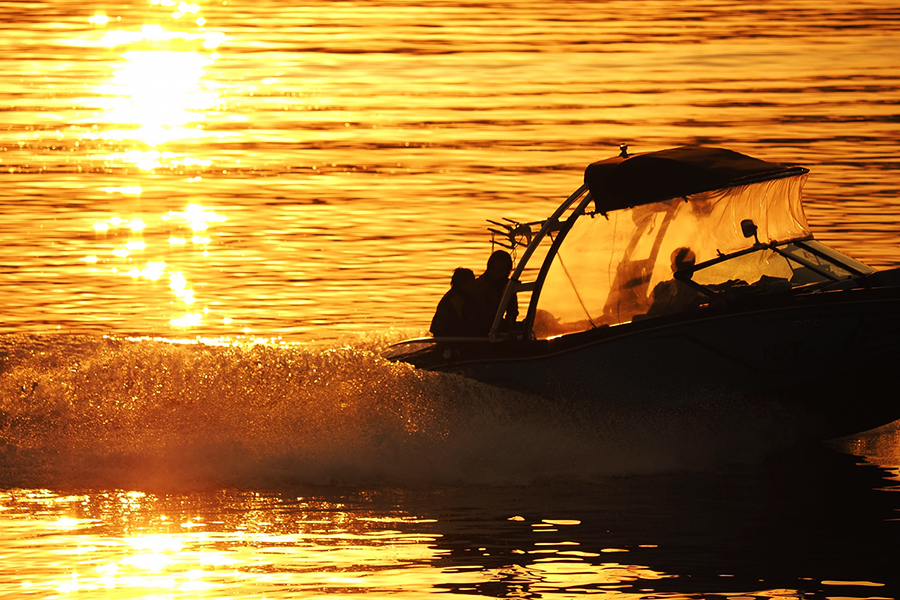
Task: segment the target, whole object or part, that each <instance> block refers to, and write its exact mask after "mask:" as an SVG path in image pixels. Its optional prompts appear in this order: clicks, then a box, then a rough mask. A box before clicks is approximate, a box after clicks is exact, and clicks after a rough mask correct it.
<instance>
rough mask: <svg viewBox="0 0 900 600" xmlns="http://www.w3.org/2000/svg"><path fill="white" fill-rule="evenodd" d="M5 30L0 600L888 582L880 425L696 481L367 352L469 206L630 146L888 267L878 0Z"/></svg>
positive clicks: (408, 313)
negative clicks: (732, 187)
mask: <svg viewBox="0 0 900 600" xmlns="http://www.w3.org/2000/svg"><path fill="white" fill-rule="evenodd" d="M0 17H2V18H0V117H2V118H0V240H2V243H0V297H2V300H0V311H2V312H0V314H2V320H0V333H3V334H9V336H4V339H3V340H2V344H0V356H2V357H3V361H5V362H3V363H2V365H3V368H4V369H5V368H6V367H7V366H8V365H9V364H12V362H13V361H14V360H15V361H17V362H16V369H15V371H14V373H13V374H12V375H10V374H9V373H8V372H7V373H0V374H2V375H4V378H3V379H2V380H0V384H2V386H3V387H2V390H3V394H4V397H3V398H2V401H3V402H4V403H5V404H3V412H2V414H0V417H2V418H0V489H2V490H4V491H2V492H0V598H21V597H39V598H136V597H146V598H150V597H153V598H161V597H164V598H214V597H247V598H251V597H253V598H288V597H313V596H324V595H332V596H333V595H334V594H338V595H341V596H345V595H350V594H356V593H362V592H375V593H379V594H387V593H391V594H395V595H399V596H403V597H418V596H423V595H426V594H432V593H457V594H465V595H473V594H474V595H483V596H506V597H545V596H559V597H576V596H578V595H582V594H585V593H607V594H614V593H619V594H621V595H622V597H627V598H637V597H648V596H649V595H650V594H651V592H650V591H647V590H655V592H654V593H657V594H658V595H663V594H669V597H692V598H699V597H701V595H702V594H703V593H706V592H709V593H715V592H722V593H725V592H729V593H733V594H738V593H740V594H744V595H745V596H751V597H772V596H779V597H788V598H799V597H801V596H803V595H805V594H806V595H808V594H813V595H815V594H818V596H816V597H825V596H836V597H838V596H839V597H855V598H862V597H896V594H895V593H894V591H893V590H892V589H891V588H890V586H891V584H896V583H897V581H896V573H895V571H896V569H895V565H896V558H897V551H896V548H897V543H898V542H897V540H898V536H897V532H896V528H895V527H894V525H895V524H896V510H897V506H896V500H893V504H890V501H889V500H885V496H891V497H892V496H895V495H896V494H893V495H891V494H885V493H884V492H883V491H878V490H879V489H880V488H882V487H887V488H890V487H891V486H893V485H894V483H891V482H886V481H885V480H883V479H881V476H882V475H889V474H893V476H894V478H895V479H896V476H897V465H898V464H900V459H898V451H897V448H900V444H898V442H897V431H896V425H895V426H893V428H888V429H887V430H885V431H883V432H881V433H879V434H873V435H870V436H868V437H863V438H859V439H858V440H855V441H851V442H847V443H845V444H844V445H843V446H841V448H843V449H844V450H845V451H849V452H854V453H856V454H857V455H859V456H863V457H866V458H867V460H868V461H869V462H871V463H874V464H876V465H879V468H878V470H877V473H876V468H875V467H871V466H869V467H858V466H856V465H852V464H845V462H842V461H843V460H844V459H845V458H848V457H845V456H842V455H841V456H839V458H835V457H833V456H830V457H829V458H825V459H820V458H816V459H815V460H811V461H810V462H804V461H802V460H801V461H800V462H799V464H798V465H795V467H796V468H794V467H782V466H778V467H772V466H771V465H768V466H767V467H765V468H764V467H758V468H757V467H747V466H742V467H736V468H731V467H728V468H721V470H720V471H714V473H713V474H712V475H696V474H693V475H681V474H679V473H681V470H682V469H687V471H692V470H693V469H698V470H702V469H703V468H705V466H706V462H705V460H701V459H700V458H699V457H695V456H693V455H691V454H690V452H685V453H684V456H682V455H678V456H673V455H672V454H673V453H672V452H670V450H671V449H669V448H666V447H665V444H664V443H663V442H664V441H665V440H662V441H660V444H661V447H660V448H657V449H658V450H660V451H659V452H658V453H656V454H654V455H652V456H649V457H643V456H634V455H633V453H631V452H630V451H631V448H630V447H629V446H628V445H627V444H624V445H623V444H615V443H613V441H615V440H617V439H618V438H613V441H610V440H609V439H606V438H604V437H603V435H604V433H603V431H602V430H601V429H602V428H599V429H598V428H596V427H594V426H593V425H591V424H589V423H584V422H582V421H578V420H576V419H575V418H574V417H576V416H578V415H567V414H563V415H559V414H556V413H554V412H553V407H550V406H547V405H543V404H535V405H533V406H530V407H528V409H527V410H525V409H523V405H522V404H520V403H519V404H516V402H519V400H518V399H513V398H509V397H505V396H502V395H501V396H492V395H490V392H489V391H488V390H486V389H484V388H479V387H478V386H476V385H475V384H471V383H466V382H459V381H456V380H454V379H452V378H445V377H443V376H438V375H434V374H424V373H417V372H414V371H413V370H411V369H407V368H405V367H403V366H401V365H386V364H384V363H383V362H379V361H378V360H377V359H375V358H373V356H374V355H373V353H372V352H371V345H372V344H373V343H372V342H366V341H359V340H360V338H359V337H358V335H359V334H363V336H364V337H363V340H365V338H366V336H371V337H374V338H381V337H387V338H391V337H399V336H400V335H407V334H408V335H416V334H418V333H421V332H424V331H425V330H426V329H427V327H428V324H429V320H430V317H431V313H432V311H433V308H434V306H435V305H436V303H437V300H438V299H439V297H440V295H441V294H442V293H443V292H444V291H445V289H446V288H447V286H448V280H449V274H450V272H451V271H452V269H453V268H454V267H457V266H469V267H471V268H473V269H475V270H476V271H478V270H480V269H481V268H482V265H483V264H484V262H485V260H486V258H487V256H488V254H489V252H490V250H491V246H490V238H489V235H488V234H487V231H486V222H485V219H488V218H491V219H498V218H499V217H503V216H506V217H510V218H514V219H517V220H536V219H540V218H543V217H545V216H547V215H548V214H549V213H550V212H551V211H552V210H553V209H554V208H555V207H556V205H557V203H558V202H559V201H560V200H561V199H562V198H563V197H565V196H567V195H568V194H569V193H570V192H571V191H573V190H574V189H575V188H577V187H578V186H579V185H580V183H581V178H582V173H583V170H584V167H585V166H586V165H587V164H588V163H590V162H592V161H595V160H600V159H604V158H608V157H610V156H613V155H615V154H617V153H618V146H619V144H620V143H627V144H629V148H630V150H631V151H632V152H642V151H650V150H657V149H662V148H666V147H672V146H678V145H684V144H706V145H714V146H722V147H727V148H730V149H733V150H737V151H740V152H744V153H747V154H750V155H752V156H755V157H759V158H763V159H766V160H771V161H776V162H786V163H792V164H799V165H803V166H806V167H808V168H810V169H811V172H812V173H811V176H810V180H809V184H808V185H807V188H806V198H807V203H806V206H807V212H808V215H809V220H810V224H811V227H812V228H813V231H814V232H815V234H816V236H817V237H818V238H819V239H821V240H823V241H824V242H826V243H828V244H831V245H833V246H835V247H837V248H838V249H839V250H841V251H843V252H845V253H847V254H849V255H851V256H853V257H855V258H857V259H860V260H863V261H864V262H867V263H869V264H871V265H872V266H875V267H886V266H890V265H894V264H898V263H900V248H898V244H897V234H898V231H900V202H898V191H900V177H898V174H900V160H898V158H897V156H898V151H900V112H898V108H897V107H898V106H900V63H898V60H897V57H898V56H900V10H898V8H897V5H896V2H893V1H889V0H864V1H861V2H836V3H824V4H823V3H821V2H813V1H811V0H770V1H766V0H761V1H759V2H750V3H741V4H735V3H723V2H718V1H714V0H710V1H699V0H698V1H690V2H682V1H674V0H655V1H654V0H647V1H635V0H629V1H627V2H626V1H624V0H623V1H619V0H615V1H560V2H533V1H528V0H521V1H506V2H444V1H430V0H423V1H419V2H412V1H406V0H393V1H392V0H372V1H334V2H331V1H328V2H326V1H310V2H279V1H276V0H257V1H252V0H215V1H213V0H208V1H206V0H197V1H196V2H191V1H185V2H175V1H173V0H133V1H130V2H125V3H112V2H101V3H84V2H74V1H70V0H54V1H46V2H40V1H35V2H10V1H2V0H0ZM57 332H58V333H63V334H72V335H71V336H63V338H60V339H59V340H57V338H56V337H55V336H52V335H45V334H53V333H57ZM80 334H87V335H86V336H84V337H82V336H81V335H80ZM97 334H102V335H107V334H108V335H111V336H113V337H114V338H120V337H121V336H132V335H137V336H147V337H166V338H195V337H197V336H204V337H217V338H218V337H223V336H224V337H229V338H235V337H238V336H244V338H258V337H263V338H272V337H282V338H284V339H285V340H287V341H292V342H300V343H301V346H300V347H293V348H289V349H287V350H284V351H283V353H281V354H279V353H277V352H276V353H274V354H273V353H271V352H269V351H267V350H263V349H260V348H257V349H252V348H250V349H247V348H243V349H239V348H237V347H235V348H232V349H228V348H227V347H224V349H222V348H220V347H210V348H200V347H193V346H183V347H182V346H170V345H165V344H161V343H160V342H156V341H150V340H146V339H141V340H137V341H127V340H121V339H103V338H100V337H97ZM345 339H351V340H356V341H355V342H352V343H351V344H350V346H349V347H344V348H343V350H341V351H340V352H337V351H331V350H328V351H322V352H320V351H319V350H311V349H309V348H308V347H306V346H303V344H302V343H304V342H312V341H316V342H324V343H325V344H326V346H327V345H331V346H332V347H333V346H334V345H335V344H336V343H337V341H338V340H345ZM374 345H377V343H375V344H374ZM267 352H269V353H267ZM272 352H275V351H272ZM300 364H302V365H303V366H304V368H303V369H299V367H298V365H300ZM824 375H826V374H823V376H824ZM301 379H302V381H298V380H301ZM273 390H275V391H273ZM276 392H277V393H276ZM461 399H464V400H465V403H467V404H465V403H464V404H463V405H460V404H459V402H460V401H461ZM301 404H302V410H301V409H299V408H297V407H298V406H299V405H301ZM570 417H571V422H569V421H566V419H567V418H570ZM289 419H295V421H289ZM554 419H555V420H554ZM551 425H552V426H551ZM297 432H301V433H302V439H300V437H297V435H298V434H297ZM598 439H599V440H600V442H602V443H600V444H599V446H597V444H596V442H597V440H598ZM744 442H745V440H738V441H737V442H736V444H743V443H744ZM596 447H600V448H604V449H605V450H606V451H605V452H604V453H603V455H602V456H601V457H600V458H597V456H596V455H595V454H592V452H593V449H594V448H596ZM674 454H677V453H674ZM751 454H752V453H751ZM703 458H704V459H709V458H710V457H709V456H704V457H703ZM848 461H849V458H848ZM713 462H715V461H713ZM833 463H834V464H833ZM823 465H824V466H823ZM770 468H771V470H769V469H770ZM867 469H868V470H867ZM659 471H661V472H662V473H663V474H662V475H652V476H651V475H646V473H657V472H659ZM410 473H412V474H410ZM573 473H574V475H573ZM578 473H581V474H582V475H585V476H586V477H587V479H588V480H589V482H588V483H585V482H584V481H581V479H580V478H579V477H578V476H577V474H578ZM671 473H675V474H674V475H673V474H671ZM548 481H550V482H553V485H546V482H548ZM573 481H574V483H573ZM330 484H338V485H339V487H328V486H329V485H330ZM310 485H313V486H317V487H312V488H310V487H308V486H310ZM321 486H325V487H321ZM442 486H447V487H442ZM44 487H47V488H52V489H43V488H44ZM407 487H411V488H414V490H415V491H408V490H407V491H404V490H405V489H406V488H407ZM223 489H226V490H227V491H222V490H223ZM285 489H286V490H288V491H284V490H285ZM894 489H895V488H894ZM134 490H137V491H134ZM255 490H261V491H255ZM273 490H274V491H273ZM808 496H809V497H814V498H815V499H816V500H817V501H816V502H812V501H810V502H809V503H808V504H805V503H804V501H803V499H804V498H807V497H808ZM823 499H827V501H826V500H823ZM719 501H721V502H719ZM892 519H893V520H892ZM849 548H852V551H850V550H848V549H849ZM785 565H788V566H785ZM642 590H644V591H642Z"/></svg>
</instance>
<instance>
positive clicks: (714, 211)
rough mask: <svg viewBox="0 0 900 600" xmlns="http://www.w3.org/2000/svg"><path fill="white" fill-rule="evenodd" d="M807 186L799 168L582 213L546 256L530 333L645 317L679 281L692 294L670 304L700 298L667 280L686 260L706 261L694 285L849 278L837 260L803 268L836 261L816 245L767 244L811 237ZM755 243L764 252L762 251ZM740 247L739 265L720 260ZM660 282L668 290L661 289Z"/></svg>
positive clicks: (688, 264)
mask: <svg viewBox="0 0 900 600" xmlns="http://www.w3.org/2000/svg"><path fill="white" fill-rule="evenodd" d="M805 182H806V174H800V175H795V176H791V177H784V178H780V179H774V180H770V181H764V182H759V183H753V184H749V185H743V186H737V187H732V188H727V189H723V190H715V191H712V192H704V193H700V194H694V195H692V196H687V197H684V198H675V199H672V200H667V201H664V202H656V203H652V204H645V205H642V206H636V207H633V208H626V209H622V210H616V211H611V212H610V213H609V214H608V215H603V214H600V213H596V212H594V213H591V212H587V213H585V214H584V215H582V216H580V217H579V218H578V219H577V221H575V222H574V223H573V225H572V227H571V229H570V230H568V232H567V233H566V237H565V239H564V241H563V242H562V244H561V245H560V247H559V250H558V252H556V254H555V255H553V256H552V257H550V258H549V260H551V261H552V262H550V264H549V268H548V270H547V274H546V278H545V280H544V282H543V285H542V286H541V290H540V293H539V295H538V296H537V299H536V306H535V307H534V310H533V315H534V317H533V318H534V322H533V325H532V331H533V333H534V335H535V336H536V337H537V338H540V339H544V338H549V337H554V336H557V335H561V334H564V333H571V332H576V331H583V330H587V329H591V328H594V327H599V326H603V325H617V324H621V323H628V322H630V321H632V320H634V319H636V318H643V317H645V316H646V315H648V314H649V315H651V316H652V315H653V314H654V313H653V311H652V310H651V305H652V304H654V302H655V301H656V300H658V299H659V297H660V296H661V295H662V294H663V292H666V291H668V292H669V295H673V294H674V297H677V296H679V294H677V293H675V292H679V291H682V290H681V289H678V288H684V287H685V286H686V287H687V288H691V291H690V293H688V292H685V293H684V294H681V296H683V297H682V298H680V299H679V300H677V301H675V305H678V304H679V303H682V302H683V303H689V302H690V303H693V302H695V301H696V302H703V301H704V300H703V299H702V298H700V299H697V298H691V297H692V296H696V295H697V294H698V293H699V292H698V291H697V290H696V287H697V286H691V285H690V284H687V283H683V282H680V281H675V280H674V271H678V270H693V267H694V265H697V266H698V267H699V266H701V265H708V269H704V271H705V272H704V273H703V274H701V273H700V272H699V271H698V272H697V273H696V278H697V279H696V280H695V281H696V282H697V283H700V280H701V279H703V278H704V277H707V276H708V278H709V279H710V285H715V284H719V283H723V282H726V281H729V280H732V279H742V280H743V281H746V282H747V283H748V284H750V283H751V282H750V281H748V279H747V278H749V279H752V281H753V282H754V283H755V282H759V281H760V280H761V279H762V278H763V276H765V277H767V278H780V279H785V278H786V279H788V280H789V281H791V280H793V281H797V282H800V281H806V282H807V283H809V282H813V281H814V279H815V276H821V277H824V278H825V279H828V278H829V275H827V274H823V273H824V272H827V271H829V269H834V270H835V273H839V274H838V275H837V277H838V278H840V277H844V276H848V277H849V276H850V275H851V274H852V270H853V269H852V268H851V269H846V268H845V269H844V271H840V269H841V267H839V266H833V267H832V266H825V267H821V265H820V268H818V269H817V268H813V265H812V264H808V263H815V264H820V263H828V264H829V265H833V263H834V262H835V261H834V260H829V259H828V255H827V253H826V252H821V251H817V250H816V249H815V248H812V247H806V246H801V245H795V246H790V247H788V246H785V247H784V248H779V250H778V251H776V250H772V249H771V247H772V246H775V245H777V244H779V243H786V242H788V241H792V240H802V239H809V238H811V235H810V232H809V229H808V226H807V222H806V216H805V214H804V212H803V208H802V205H801V191H802V188H803V184H804V183H805ZM747 223H749V225H750V227H749V228H748V227H747V226H746V225H747ZM755 248H766V252H757V251H754V249H755ZM832 252H833V251H832ZM740 253H743V254H741V255H740V256H737V257H736V258H735V260H736V261H737V262H734V263H733V261H731V260H727V261H726V260H721V261H719V259H721V258H723V257H726V256H731V255H736V254H740ZM792 254H793V256H792ZM716 261H718V262H716ZM838 262H840V261H838ZM719 265H721V266H719ZM754 265H755V266H754ZM728 269H736V270H738V271H740V272H741V273H744V271H743V270H747V271H749V270H753V269H756V271H758V272H759V276H758V277H757V276H755V275H754V276H750V275H747V274H744V275H743V277H741V276H740V275H736V274H734V273H732V274H730V275H727V276H726V275H725V274H724V271H727V270H728ZM742 269H743V270H742ZM707 271H708V272H707ZM720 271H722V272H721V273H720ZM756 271H755V272H756ZM789 272H790V275H789ZM754 277H755V279H754ZM713 280H717V281H715V283H713ZM763 281H766V280H763ZM660 284H668V286H663V288H665V287H668V288H671V289H669V290H664V289H663V288H660ZM679 284H680V285H679ZM790 285H792V284H789V286H790Z"/></svg>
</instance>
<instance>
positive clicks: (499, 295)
mask: <svg viewBox="0 0 900 600" xmlns="http://www.w3.org/2000/svg"><path fill="white" fill-rule="evenodd" d="M512 264H513V263H512V257H511V256H510V255H509V252H506V251H505V250H497V251H496V252H494V253H493V254H491V256H490V257H489V258H488V262H487V268H486V269H485V270H484V273H482V274H481V275H479V276H478V279H477V280H476V285H477V291H478V295H479V297H480V299H481V317H480V320H481V333H482V335H487V334H488V333H490V330H491V326H492V325H493V324H494V317H495V316H496V315H497V311H498V310H499V308H500V302H502V301H503V294H504V292H505V291H506V285H507V284H508V283H509V274H510V273H511V272H512ZM503 312H504V316H503V321H502V323H503V325H504V328H505V329H506V328H509V326H510V325H511V324H512V323H515V321H516V317H517V316H518V315H519V305H518V303H517V302H516V297H515V295H513V297H512V298H510V300H509V304H508V305H507V306H506V308H505V310H504V311H503Z"/></svg>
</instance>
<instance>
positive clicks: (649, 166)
mask: <svg viewBox="0 0 900 600" xmlns="http://www.w3.org/2000/svg"><path fill="white" fill-rule="evenodd" d="M807 172H808V170H807V169H804V168H803V167H789V166H786V165H781V164H778V163H770V162H766V161H764V160H759V159H757V158H751V157H749V156H746V155H744V154H740V153H738V152H734V151H732V150H726V149H724V148H705V147H703V146H682V147H680V148H671V149H668V150H660V151H659V152H645V153H643V154H632V155H631V156H617V157H615V158H610V159H607V160H602V161H600V162H595V163H594V164H592V165H588V168H587V169H586V170H585V172H584V182H585V183H586V184H587V186H588V188H589V189H590V190H591V195H592V196H593V198H594V203H595V206H596V208H597V210H598V211H599V212H601V213H606V212H608V211H611V210H618V209H621V208H631V207H634V206H641V205H643V204H650V203H652V202H661V201H664V200H670V199H672V198H680V197H684V196H690V195H692V194H697V193H700V192H709V191H712V190H718V189H725V188H730V187H735V186H739V185H746V184H749V183H757V182H761V181H768V180H771V179H780V178H782V177H790V176H792V175H800V174H803V173H807Z"/></svg>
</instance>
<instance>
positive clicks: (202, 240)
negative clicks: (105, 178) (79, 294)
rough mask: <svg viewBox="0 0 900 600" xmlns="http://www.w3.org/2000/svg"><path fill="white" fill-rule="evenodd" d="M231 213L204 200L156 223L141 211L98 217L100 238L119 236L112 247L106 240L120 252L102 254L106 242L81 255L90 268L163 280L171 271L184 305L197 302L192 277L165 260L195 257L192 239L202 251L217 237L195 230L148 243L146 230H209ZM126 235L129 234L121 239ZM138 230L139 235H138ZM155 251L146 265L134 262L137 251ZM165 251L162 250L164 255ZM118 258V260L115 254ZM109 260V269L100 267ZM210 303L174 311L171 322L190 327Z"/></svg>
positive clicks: (175, 291)
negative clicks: (139, 213) (127, 216)
mask: <svg viewBox="0 0 900 600" xmlns="http://www.w3.org/2000/svg"><path fill="white" fill-rule="evenodd" d="M123 189H126V188H105V191H106V192H107V193H114V192H120V193H126V192H123ZM127 189H129V190H130V191H129V192H127V193H135V194H139V193H140V188H127ZM227 220H228V219H227V217H225V216H223V215H220V214H217V213H216V212H214V211H213V210H211V209H210V208H208V207H204V206H201V205H199V204H189V205H187V207H185V209H184V210H183V211H169V212H168V213H166V214H163V215H160V216H159V218H158V219H151V225H150V226H148V224H147V222H146V221H144V219H143V218H141V217H132V218H130V219H125V218H122V217H120V216H118V215H114V216H112V217H110V218H109V219H106V220H105V221H100V222H97V223H94V226H93V229H94V231H95V233H97V234H98V235H101V236H102V238H101V239H100V241H101V242H103V241H106V239H108V238H109V237H110V236H112V237H113V238H114V239H113V241H114V242H116V243H115V245H114V247H112V248H111V249H109V244H104V247H105V249H107V250H108V252H109V254H110V255H112V256H113V257H115V258H109V257H108V256H104V255H103V251H102V250H103V248H101V251H100V252H98V254H96V255H95V254H92V255H90V256H85V257H84V258H82V260H83V261H84V262H86V263H87V264H88V265H90V269H89V270H90V271H91V272H97V271H103V272H107V273H110V274H112V275H116V276H129V277H131V278H132V279H133V280H142V279H143V280H146V281H150V282H155V281H158V280H160V279H162V278H164V277H165V276H168V280H169V290H170V291H171V293H172V294H174V296H175V298H176V299H177V301H178V302H180V303H182V304H183V305H184V306H185V308H187V307H190V306H192V305H193V304H195V303H196V302H197V298H196V297H195V292H194V289H193V288H192V287H191V285H190V283H189V281H188V279H187V277H186V276H185V275H184V273H183V272H182V271H181V270H178V269H177V268H176V267H175V266H173V264H170V263H169V262H166V260H164V259H163V257H165V258H166V259H167V260H170V261H178V262H183V261H185V260H187V261H190V260H191V257H190V255H189V254H184V252H185V251H187V250H188V241H190V243H191V246H199V247H201V248H202V252H201V254H202V256H204V257H206V256H209V251H208V249H207V248H208V247H209V245H210V244H211V243H212V238H210V237H207V236H202V235H192V236H190V237H187V236H184V237H180V236H177V235H173V234H171V233H169V234H168V238H167V239H166V241H165V243H164V244H163V243H156V242H154V243H153V244H148V243H147V241H146V240H145V239H144V235H147V236H148V237H149V236H153V237H154V238H155V239H160V240H161V239H162V235H160V233H161V232H159V230H162V229H166V230H170V229H171V228H175V229H183V228H186V229H190V230H191V231H192V232H194V233H196V232H206V231H208V230H209V228H210V226H212V225H218V224H221V223H224V222H225V221H227ZM122 236H124V237H125V238H126V239H124V241H123V240H121V239H116V238H121V237H122ZM133 236H139V237H133ZM173 251H174V252H179V251H180V252H179V254H177V255H171V252H173ZM154 253H155V254H156V256H155V257H154V259H151V260H148V261H147V262H146V263H145V264H144V266H138V265H133V264H132V263H133V262H134V261H135V259H136V257H137V255H139V254H144V255H145V256H146V255H147V254H154ZM160 254H161V255H162V256H160ZM116 259H118V260H116ZM101 266H105V267H106V268H105V269H101V268H100V267H101ZM209 312H210V309H209V308H208V307H204V308H203V309H202V310H200V311H199V312H198V311H193V312H192V311H188V312H186V313H185V314H184V315H181V316H177V317H173V318H172V319H170V321H169V323H170V324H171V325H172V326H173V327H177V328H185V327H195V326H197V325H200V324H201V323H202V321H203V317H204V315H205V314H207V313H209ZM222 322H223V324H229V323H231V322H232V318H231V317H223V318H222Z"/></svg>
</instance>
